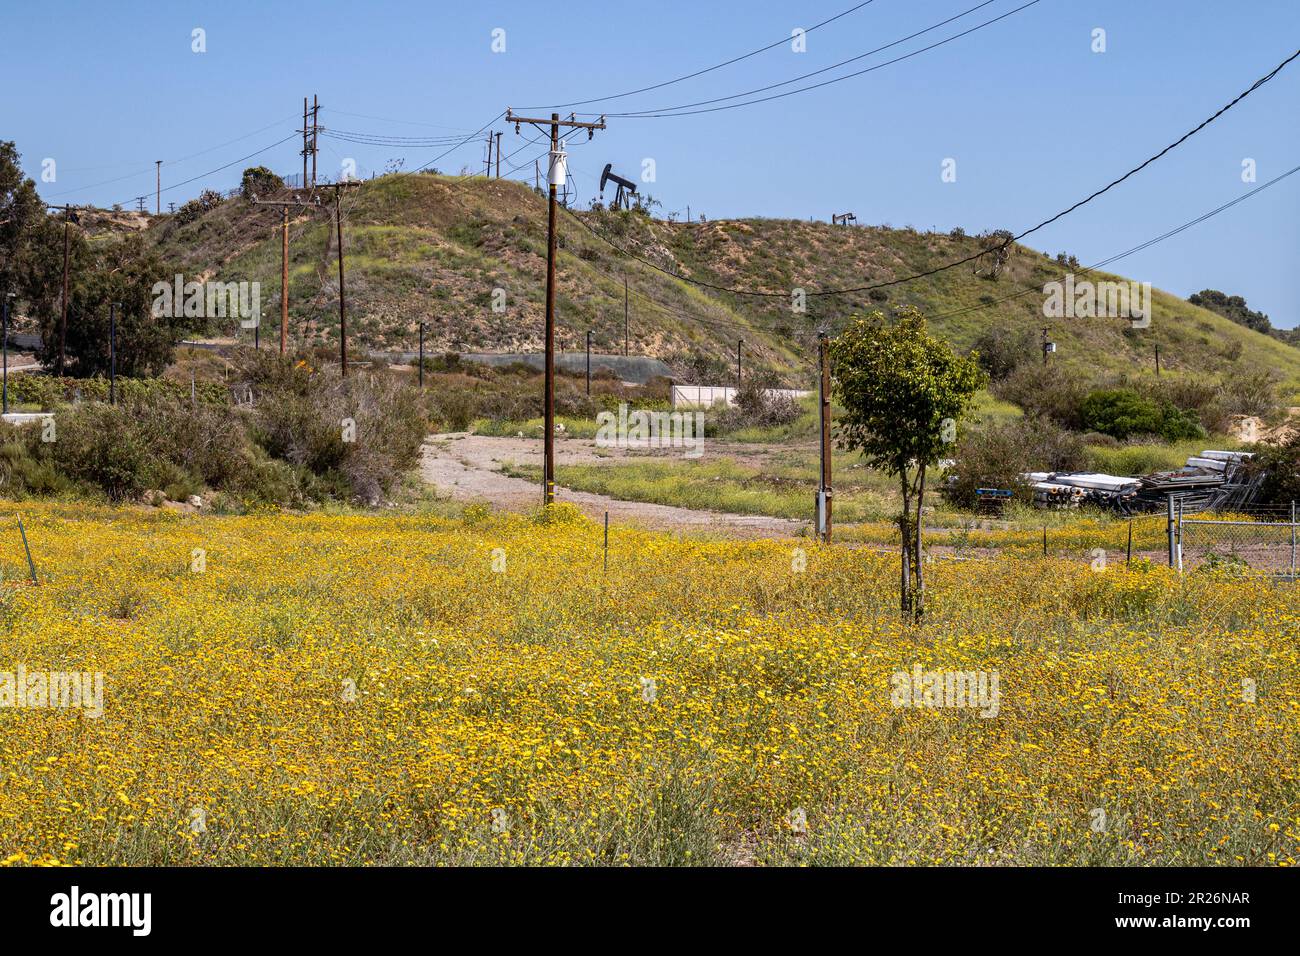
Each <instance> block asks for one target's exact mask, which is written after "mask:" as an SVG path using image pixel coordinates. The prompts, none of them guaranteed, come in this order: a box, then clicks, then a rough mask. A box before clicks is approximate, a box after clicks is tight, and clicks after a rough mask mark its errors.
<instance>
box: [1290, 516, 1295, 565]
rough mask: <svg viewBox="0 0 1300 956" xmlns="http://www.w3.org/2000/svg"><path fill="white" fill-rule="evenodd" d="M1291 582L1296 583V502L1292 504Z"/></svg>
mask: <svg viewBox="0 0 1300 956" xmlns="http://www.w3.org/2000/svg"><path fill="white" fill-rule="evenodd" d="M1291 580H1292V581H1295V502H1294V501H1293V502H1291Z"/></svg>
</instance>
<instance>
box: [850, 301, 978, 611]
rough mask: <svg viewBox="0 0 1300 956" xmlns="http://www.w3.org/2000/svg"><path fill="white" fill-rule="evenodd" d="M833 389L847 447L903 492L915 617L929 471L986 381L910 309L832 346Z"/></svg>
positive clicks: (904, 591) (873, 321)
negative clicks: (893, 320) (890, 477)
mask: <svg viewBox="0 0 1300 956" xmlns="http://www.w3.org/2000/svg"><path fill="white" fill-rule="evenodd" d="M830 356H831V361H832V363H833V365H832V368H833V371H832V392H833V394H834V397H835V399H836V401H837V402H838V403H839V404H840V406H841V407H842V408H843V409H844V414H843V416H842V417H841V418H840V421H839V425H840V438H839V444H840V445H841V447H843V448H846V449H848V450H850V451H857V452H860V453H861V454H862V456H863V458H864V459H865V460H866V463H867V465H868V466H869V467H871V468H876V469H879V470H881V471H884V472H886V473H887V474H890V475H893V476H894V477H895V478H897V480H898V485H899V490H900V491H901V492H902V498H903V502H902V511H901V513H900V514H899V516H898V528H899V533H900V535H901V537H902V552H901V553H902V573H901V577H900V583H899V606H900V608H901V609H902V611H903V613H904V614H907V615H910V616H911V617H912V618H913V620H920V618H921V615H922V613H923V611H924V607H925V578H924V575H923V573H922V569H921V507H922V503H923V501H924V498H925V480H926V472H927V470H928V469H929V468H930V466H932V465H934V464H935V463H936V462H937V461H938V460H939V458H940V457H941V456H943V455H944V454H946V453H948V452H950V450H951V448H952V442H954V441H955V440H956V430H957V425H958V424H959V423H960V421H961V420H962V419H963V418H964V417H965V416H966V415H967V413H968V412H969V409H970V405H971V401H972V399H973V398H974V396H975V393H976V392H978V391H979V390H980V389H981V388H982V387H983V386H984V384H985V383H986V382H987V376H986V375H985V374H984V372H983V370H981V369H980V367H979V359H978V356H977V355H971V356H968V357H962V356H959V355H957V354H956V353H955V352H953V350H952V349H951V348H949V347H948V345H947V344H946V343H944V342H941V341H939V340H938V339H936V338H934V337H933V336H931V335H930V334H929V332H928V331H927V329H926V324H925V317H924V316H923V315H922V314H921V313H920V312H919V311H917V310H916V309H914V308H911V307H908V308H906V309H904V310H903V311H902V312H901V313H900V315H899V319H898V321H897V323H896V324H894V325H887V324H886V322H885V319H884V316H882V315H881V314H880V313H879V312H873V313H872V314H871V315H870V316H869V317H868V318H867V319H866V320H862V319H858V320H857V322H855V323H854V324H853V325H851V326H849V327H848V328H847V329H845V330H844V332H843V333H841V334H840V336H839V337H838V338H836V339H833V340H832V341H831V345H830Z"/></svg>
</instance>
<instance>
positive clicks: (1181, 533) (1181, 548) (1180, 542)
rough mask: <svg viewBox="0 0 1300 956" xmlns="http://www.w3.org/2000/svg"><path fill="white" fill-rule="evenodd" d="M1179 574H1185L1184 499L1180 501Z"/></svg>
mask: <svg viewBox="0 0 1300 956" xmlns="http://www.w3.org/2000/svg"><path fill="white" fill-rule="evenodd" d="M1176 540H1177V543H1178V573H1179V574H1182V573H1183V499H1182V498H1179V499H1178V536H1177V539H1176Z"/></svg>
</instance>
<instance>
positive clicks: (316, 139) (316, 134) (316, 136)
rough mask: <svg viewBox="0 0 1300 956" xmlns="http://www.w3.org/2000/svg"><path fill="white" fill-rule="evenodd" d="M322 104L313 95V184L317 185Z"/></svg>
mask: <svg viewBox="0 0 1300 956" xmlns="http://www.w3.org/2000/svg"><path fill="white" fill-rule="evenodd" d="M319 120H320V103H319V102H317V100H316V94H315V93H313V94H312V95H311V184H312V185H313V186H315V185H316V154H317V153H318V152H320V146H319V143H320V129H319Z"/></svg>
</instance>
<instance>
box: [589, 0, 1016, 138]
mask: <svg viewBox="0 0 1300 956" xmlns="http://www.w3.org/2000/svg"><path fill="white" fill-rule="evenodd" d="M996 2H997V0H984V2H983V3H979V4H976V5H975V6H973V7H970V8H969V9H967V10H963V11H962V12H961V13H958V14H956V15H954V16H951V17H949V18H948V19H946V20H940V21H939V22H938V23H934V24H931V25H930V26H928V27H926V28H925V29H924V30H917V31H916V32H915V33H912V34H909V35H908V36H905V37H900V38H899V39H897V40H894V41H892V42H890V43H886V44H885V45H884V46H878V47H876V48H875V49H874V50H868V51H867V52H866V53H859V54H858V55H857V56H851V57H849V58H848V59H847V60H841V61H840V62H839V63H832V64H831V65H830V66H825V67H822V68H821V69H820V70H813V71H812V72H811V73H804V74H803V75H802V76H796V77H794V78H793V79H789V80H782V81H781V82H780V83H772V84H770V85H768V86H760V87H758V88H757V89H753V90H747V91H745V92H744V93H732V94H731V95H730V96H719V97H715V98H714V99H711V100H699V101H697V102H695V103H683V104H681V105H680V106H664V107H660V108H658V109H654V110H637V111H634V112H629V113H611V114H609V115H611V116H621V117H624V118H629V119H643V118H648V117H652V116H663V115H672V116H677V115H681V116H689V115H690V114H689V113H676V112H670V111H675V110H688V109H691V108H692V107H696V106H707V105H709V104H712V103H722V102H724V101H726V100H736V99H740V98H741V97H743V96H753V95H754V94H756V93H766V92H767V91H768V90H775V89H777V88H778V87H782V86H789V85H790V84H791V83H798V82H799V81H800V80H806V79H808V78H809V77H813V76H819V75H821V74H822V73H828V72H830V71H831V70H835V69H839V68H840V67H842V66H847V65H848V64H850V63H854V62H856V61H857V60H861V59H864V58H865V57H869V56H872V55H874V54H876V53H881V52H883V51H885V50H888V49H890V48H891V47H896V46H898V45H899V44H900V43H906V42H907V41H908V40H914V39H916V38H917V37H919V36H922V35H924V34H926V33H929V32H931V31H932V30H937V29H939V28H940V27H943V26H947V25H948V24H949V23H952V22H953V21H954V20H960V19H961V18H962V17H964V16H966V15H968V14H971V13H974V12H975V11H976V10H979V9H981V8H983V7H987V6H988V5H989V4H991V3H996ZM1034 2H1035V3H1036V2H1037V0H1034ZM1025 6H1032V4H1025ZM1023 9H1024V7H1020V8H1018V9H1016V10H1011V11H1009V12H1007V13H1004V14H1002V17H1009V16H1011V15H1012V14H1013V13H1019V12H1020V10H1023ZM1002 17H998V18H997V19H999V20H1000V19H1002ZM995 22H997V21H996V20H989V21H987V22H985V23H981V24H980V25H979V26H976V27H972V28H971V29H970V30H968V31H966V32H967V33H972V32H974V31H975V30H978V29H980V28H981V27H986V26H988V25H989V24H990V23H995ZM965 35H966V34H965V33H959V34H957V35H956V36H953V37H949V38H948V39H947V40H942V41H940V42H939V43H936V44H933V45H932V46H928V47H924V48H923V49H920V50H916V51H915V52H913V53H909V54H907V55H906V56H902V57H898V58H897V59H894V60H890V61H888V62H887V63H881V64H879V65H877V66H873V67H871V68H869V69H866V70H859V71H858V72H857V73H850V74H848V75H846V76H841V77H837V78H835V79H832V80H827V81H826V82H825V83H818V84H815V85H813V86H809V87H805V88H804V89H800V90H791V91H789V92H788V93H783V94H781V95H782V96H790V95H793V94H794V93H802V92H805V90H815V89H817V88H818V87H820V86H826V85H828V84H830V83H838V82H840V81H841V80H847V79H851V78H852V77H855V76H861V75H862V74H863V73H870V72H871V71H872V70H878V69H880V68H881V67H886V66H889V65H890V64H892V63H897V62H899V60H905V59H907V58H908V57H912V56H916V54H918V53H924V52H926V50H931V49H933V48H934V47H935V46H942V45H943V44H944V43H947V42H949V40H955V39H957V38H958V37H962V36H965ZM777 98H778V97H766V98H765V99H762V100H754V101H753V102H755V103H763V102H766V100H767V99H777ZM748 105H750V104H748V103H736V104H734V106H748ZM725 108H726V109H731V108H732V107H725ZM696 112H700V113H707V112H713V111H712V110H697V111H696Z"/></svg>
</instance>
